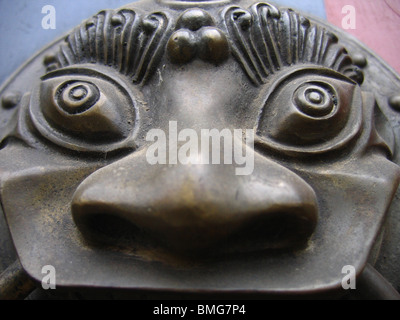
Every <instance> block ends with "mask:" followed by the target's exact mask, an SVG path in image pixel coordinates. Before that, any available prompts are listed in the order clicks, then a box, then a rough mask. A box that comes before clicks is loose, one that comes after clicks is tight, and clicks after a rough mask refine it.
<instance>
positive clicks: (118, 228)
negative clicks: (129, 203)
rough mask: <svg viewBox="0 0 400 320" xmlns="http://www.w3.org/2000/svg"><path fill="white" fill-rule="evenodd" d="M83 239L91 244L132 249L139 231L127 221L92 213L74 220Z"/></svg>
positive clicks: (106, 214)
mask: <svg viewBox="0 0 400 320" xmlns="http://www.w3.org/2000/svg"><path fill="white" fill-rule="evenodd" d="M75 223H76V224H77V225H78V228H79V229H80V231H81V233H82V234H83V235H84V237H85V239H86V240H87V241H88V242H90V243H92V244H106V245H112V246H115V247H119V248H121V247H124V248H125V247H126V248H131V249H132V248H134V245H135V243H136V242H137V240H138V239H137V238H138V237H139V235H140V233H141V230H140V228H138V227H137V226H136V225H134V224H132V223H130V222H129V221H127V220H125V219H123V218H120V217H119V216H116V215H111V214H108V213H92V214H88V215H84V216H81V217H79V219H75Z"/></svg>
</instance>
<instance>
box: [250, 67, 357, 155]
mask: <svg viewBox="0 0 400 320" xmlns="http://www.w3.org/2000/svg"><path fill="white" fill-rule="evenodd" d="M361 115H362V98H361V90H360V88H359V87H358V86H357V84H356V83H355V82H354V81H352V80H351V79H349V78H347V77H345V76H343V75H341V74H339V73H337V72H334V71H333V70H328V69H326V70H324V73H323V74H322V73H321V71H319V70H316V69H312V68H310V69H301V70H297V71H296V72H293V73H291V74H290V75H288V76H286V77H284V78H283V79H281V80H280V81H278V82H277V85H276V86H274V87H272V88H270V93H269V94H268V96H267V99H266V102H265V105H264V107H263V110H262V113H261V114H260V118H259V122H258V128H257V134H258V137H259V139H258V142H259V143H260V144H261V145H264V146H266V147H269V148H273V149H275V150H277V151H281V152H284V153H287V154H290V155H293V154H300V153H303V154H319V153H323V152H326V151H330V150H333V149H337V148H339V147H342V146H344V145H346V144H347V143H348V142H349V141H350V140H351V139H352V138H354V137H355V135H356V134H357V132H359V130H360V127H361V120H362V117H361Z"/></svg>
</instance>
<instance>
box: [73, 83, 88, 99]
mask: <svg viewBox="0 0 400 320" xmlns="http://www.w3.org/2000/svg"><path fill="white" fill-rule="evenodd" d="M70 94H71V98H72V99H74V100H82V99H84V98H85V97H86V96H87V94H88V91H87V88H85V87H83V86H78V87H75V88H72V89H71V91H70Z"/></svg>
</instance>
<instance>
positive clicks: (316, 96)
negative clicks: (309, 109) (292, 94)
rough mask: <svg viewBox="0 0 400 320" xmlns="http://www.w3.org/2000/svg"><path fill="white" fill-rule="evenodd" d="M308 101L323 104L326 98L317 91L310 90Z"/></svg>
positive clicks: (307, 95)
mask: <svg viewBox="0 0 400 320" xmlns="http://www.w3.org/2000/svg"><path fill="white" fill-rule="evenodd" d="M306 97H307V100H309V101H310V102H311V103H313V104H321V103H322V102H323V101H324V96H323V94H322V93H321V92H318V91H316V90H310V92H308V93H307V94H306Z"/></svg>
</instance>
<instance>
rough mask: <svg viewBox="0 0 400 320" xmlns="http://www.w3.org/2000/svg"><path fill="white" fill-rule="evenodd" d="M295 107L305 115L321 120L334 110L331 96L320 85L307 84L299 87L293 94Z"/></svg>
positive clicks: (322, 85) (327, 89)
mask: <svg viewBox="0 0 400 320" xmlns="http://www.w3.org/2000/svg"><path fill="white" fill-rule="evenodd" d="M294 102H295V105H296V107H297V108H298V109H299V110H300V111H301V112H302V113H303V114H305V115H307V116H309V117H313V118H322V117H326V116H328V115H329V114H331V113H332V112H333V111H334V110H335V106H336V104H337V103H335V101H334V98H333V95H332V93H331V91H330V89H329V88H327V87H325V86H324V84H322V83H307V84H304V85H302V86H300V87H299V88H298V89H297V90H296V92H295V94H294Z"/></svg>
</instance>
